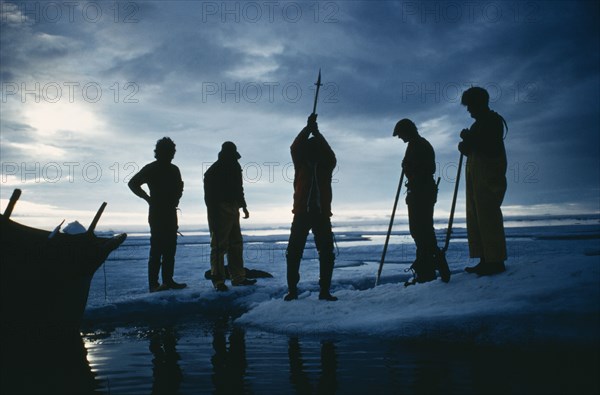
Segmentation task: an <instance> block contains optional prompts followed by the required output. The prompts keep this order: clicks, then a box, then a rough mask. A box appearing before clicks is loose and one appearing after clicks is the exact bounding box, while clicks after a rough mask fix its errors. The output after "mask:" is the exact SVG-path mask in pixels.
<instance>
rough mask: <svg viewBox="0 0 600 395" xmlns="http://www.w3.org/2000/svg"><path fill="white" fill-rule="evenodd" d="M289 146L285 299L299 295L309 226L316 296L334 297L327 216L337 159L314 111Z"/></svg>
mask: <svg viewBox="0 0 600 395" xmlns="http://www.w3.org/2000/svg"><path fill="white" fill-rule="evenodd" d="M311 134H312V137H311ZM290 150H291V154H292V161H293V162H294V170H295V174H294V209H293V210H292V212H293V213H294V219H293V222H292V229H291V232H290V239H289V242H288V248H287V252H286V258H287V283H288V294H287V295H286V296H285V298H284V299H285V300H286V301H290V300H294V299H297V298H298V282H299V281H300V261H301V260H302V254H303V252H304V246H305V245H306V238H307V237H308V232H309V231H310V230H311V229H312V232H313V235H314V237H315V244H316V246H317V251H318V253H319V286H320V293H319V299H320V300H327V301H335V300H337V298H336V297H335V296H333V295H331V293H330V292H329V288H330V287H331V277H332V275H333V265H334V259H335V256H334V253H333V233H332V231H331V220H330V217H331V215H332V213H331V199H332V191H331V176H332V174H333V169H334V168H335V166H336V164H337V161H336V158H335V154H334V152H333V150H332V149H331V147H330V146H329V144H328V143H327V140H325V137H323V135H322V134H321V132H319V127H318V125H317V115H316V114H311V115H310V116H309V117H308V122H307V125H306V126H305V127H304V129H302V131H301V132H300V133H299V134H298V136H297V137H296V139H295V140H294V142H293V143H292V146H291V148H290Z"/></svg>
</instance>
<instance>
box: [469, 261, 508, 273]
mask: <svg viewBox="0 0 600 395" xmlns="http://www.w3.org/2000/svg"><path fill="white" fill-rule="evenodd" d="M504 271H506V266H505V265H504V262H486V264H485V265H483V266H482V267H481V268H480V269H479V270H478V271H477V272H476V273H477V275H478V276H492V275H494V274H500V273H502V272H504Z"/></svg>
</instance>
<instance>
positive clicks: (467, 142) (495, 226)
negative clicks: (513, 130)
mask: <svg viewBox="0 0 600 395" xmlns="http://www.w3.org/2000/svg"><path fill="white" fill-rule="evenodd" d="M489 99H490V96H489V94H488V92H487V91H486V90H485V89H483V88H480V87H472V88H469V89H467V90H466V91H465V92H464V93H463V95H462V98H461V103H462V104H463V105H464V106H466V107H467V111H468V112H469V113H470V114H471V117H472V118H474V119H475V122H474V123H473V125H471V127H470V128H469V129H463V131H462V132H461V134H460V137H461V138H462V141H461V142H460V144H459V145H458V149H459V151H460V152H461V153H462V154H463V155H465V156H467V169H466V188H467V236H468V239H469V256H470V257H471V258H479V259H480V261H479V263H478V264H477V265H475V266H470V267H467V268H465V270H466V271H467V272H468V273H475V274H478V275H480V276H489V275H492V274H498V273H502V272H504V271H505V270H506V267H505V266H504V261H505V260H506V239H505V236H504V219H503V216H502V210H501V208H500V206H501V205H502V201H503V200H504V194H505V193H506V167H507V161H506V149H505V147H504V136H503V135H504V128H505V127H507V125H506V122H505V121H504V118H502V116H501V115H499V114H498V113H496V112H495V111H492V110H490V108H489Z"/></svg>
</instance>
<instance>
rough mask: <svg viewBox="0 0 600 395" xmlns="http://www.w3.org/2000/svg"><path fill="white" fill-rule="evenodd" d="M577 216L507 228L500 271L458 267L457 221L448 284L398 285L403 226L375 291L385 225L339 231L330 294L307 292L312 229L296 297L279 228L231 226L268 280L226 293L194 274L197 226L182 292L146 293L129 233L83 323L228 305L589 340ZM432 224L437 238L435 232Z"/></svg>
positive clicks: (183, 253)
mask: <svg viewBox="0 0 600 395" xmlns="http://www.w3.org/2000/svg"><path fill="white" fill-rule="evenodd" d="M576 222H577V221H574V220H570V221H564V223H566V224H567V225H560V223H561V221H559V225H555V226H520V227H509V228H507V243H508V249H509V251H508V253H509V259H508V261H507V262H506V266H507V271H506V272H505V273H503V274H500V275H496V276H491V277H477V276H476V275H473V274H467V273H465V272H464V271H463V269H464V266H466V265H469V264H474V263H476V262H475V261H474V260H469V259H468V252H467V244H466V236H465V230H464V228H459V229H456V230H455V232H454V238H453V240H452V241H451V243H450V249H449V251H448V253H447V258H448V263H449V265H450V269H451V271H452V279H451V281H450V283H448V284H445V283H443V282H442V281H441V280H440V279H439V278H438V280H436V281H433V282H429V283H425V284H417V285H414V286H410V287H404V285H403V283H404V281H405V280H406V279H408V277H409V276H410V273H407V272H406V271H405V269H407V268H408V267H409V266H410V264H411V262H412V261H413V260H414V254H415V249H414V244H413V241H412V239H411V238H410V235H408V232H407V231H403V230H399V231H395V232H394V233H393V236H392V238H391V241H390V248H389V250H388V253H387V257H386V263H385V266H384V268H383V273H382V277H381V281H380V285H379V286H377V287H374V283H375V275H376V273H377V267H378V264H379V259H380V257H381V251H382V245H383V240H384V237H385V229H384V228H385V226H381V227H379V228H377V227H375V228H373V229H370V230H365V229H369V228H368V227H366V226H364V227H362V228H361V227H360V226H354V227H338V228H336V229H334V232H336V238H337V242H338V246H339V254H338V257H337V259H336V266H335V269H334V274H333V284H332V293H333V294H334V295H335V296H337V297H338V298H339V301H337V302H324V301H319V300H318V284H317V283H318V259H317V254H316V251H315V248H314V244H313V243H312V236H309V243H307V246H306V250H305V254H304V259H303V261H302V264H301V267H300V275H301V280H300V284H299V292H300V295H299V299H298V300H296V301H292V302H285V301H283V296H284V294H285V293H286V291H287V286H286V276H285V273H286V267H285V266H286V265H285V248H286V245H287V237H288V229H270V230H263V231H246V232H244V230H242V232H243V233H244V241H245V245H244V248H245V251H244V257H245V265H246V267H247V268H251V269H260V270H265V271H268V272H270V273H272V274H273V276H274V277H273V278H267V279H258V282H257V284H256V285H255V286H247V287H230V291H229V292H226V293H217V292H215V290H214V289H213V287H212V284H211V282H210V281H208V280H206V279H204V272H205V271H206V270H208V269H209V267H210V264H209V253H210V247H209V236H208V234H207V233H206V232H183V233H184V235H185V236H184V237H180V238H179V239H178V250H177V256H176V264H175V276H174V278H175V280H176V281H182V282H187V283H188V288H186V289H184V290H180V291H166V292H159V293H153V294H150V293H148V289H147V255H148V249H149V238H148V235H145V234H138V235H131V236H130V237H129V238H128V239H127V241H126V242H125V243H124V245H123V246H121V248H120V249H119V250H117V251H116V252H115V253H113V255H112V256H111V257H110V258H109V260H108V261H107V262H106V263H105V268H104V269H102V268H101V269H100V270H98V272H97V273H96V275H95V277H94V280H93V283H92V288H91V291H90V298H89V301H88V306H87V309H86V313H85V316H84V319H85V321H86V324H88V325H91V326H94V325H96V324H101V323H102V324H106V323H113V324H115V325H143V324H144V323H145V321H146V320H148V319H151V317H153V316H154V317H155V316H158V315H164V314H167V315H172V316H178V315H186V314H191V313H194V314H207V315H210V314H213V313H219V312H223V311H227V312H230V313H231V314H232V315H233V316H234V317H236V319H235V321H234V322H235V323H236V324H240V325H244V326H252V327H255V328H258V329H261V330H264V331H272V332H278V333H285V334H292V335H293V334H302V335H312V334H314V335H320V334H339V335H345V334H361V335H367V336H378V337H393V338H407V339H412V338H418V339H429V338H431V339H435V340H440V341H450V342H462V341H465V342H475V343H494V344H498V343H499V344H503V343H515V344H519V343H527V344H531V343H541V344H543V343H546V342H552V343H555V342H558V343H569V344H571V343H580V344H597V342H598V329H599V327H600V325H599V316H598V313H599V311H600V309H599V305H600V302H599V301H600V281H599V280H600V274H599V268H600V242H599V240H600V224H599V221H598V219H597V218H593V219H588V220H586V221H584V222H585V224H584V225H576V224H575V223H576ZM535 224H536V223H535V222H534V223H533V225H535ZM527 225H532V224H531V223H527ZM459 226H460V225H459ZM437 231H438V238H439V239H440V240H441V238H442V233H443V231H444V230H443V229H440V227H439V226H438V229H437ZM103 271H104V274H105V276H106V282H105V276H104V274H103ZM105 286H106V290H105Z"/></svg>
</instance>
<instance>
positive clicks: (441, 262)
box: [434, 249, 450, 283]
mask: <svg viewBox="0 0 600 395" xmlns="http://www.w3.org/2000/svg"><path fill="white" fill-rule="evenodd" d="M434 262H435V266H436V269H437V271H438V272H439V273H440V277H441V278H442V281H443V282H445V283H447V282H449V281H450V268H449V267H448V261H447V260H446V253H445V252H443V251H441V250H439V249H438V250H437V251H436V253H435V254H434Z"/></svg>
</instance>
